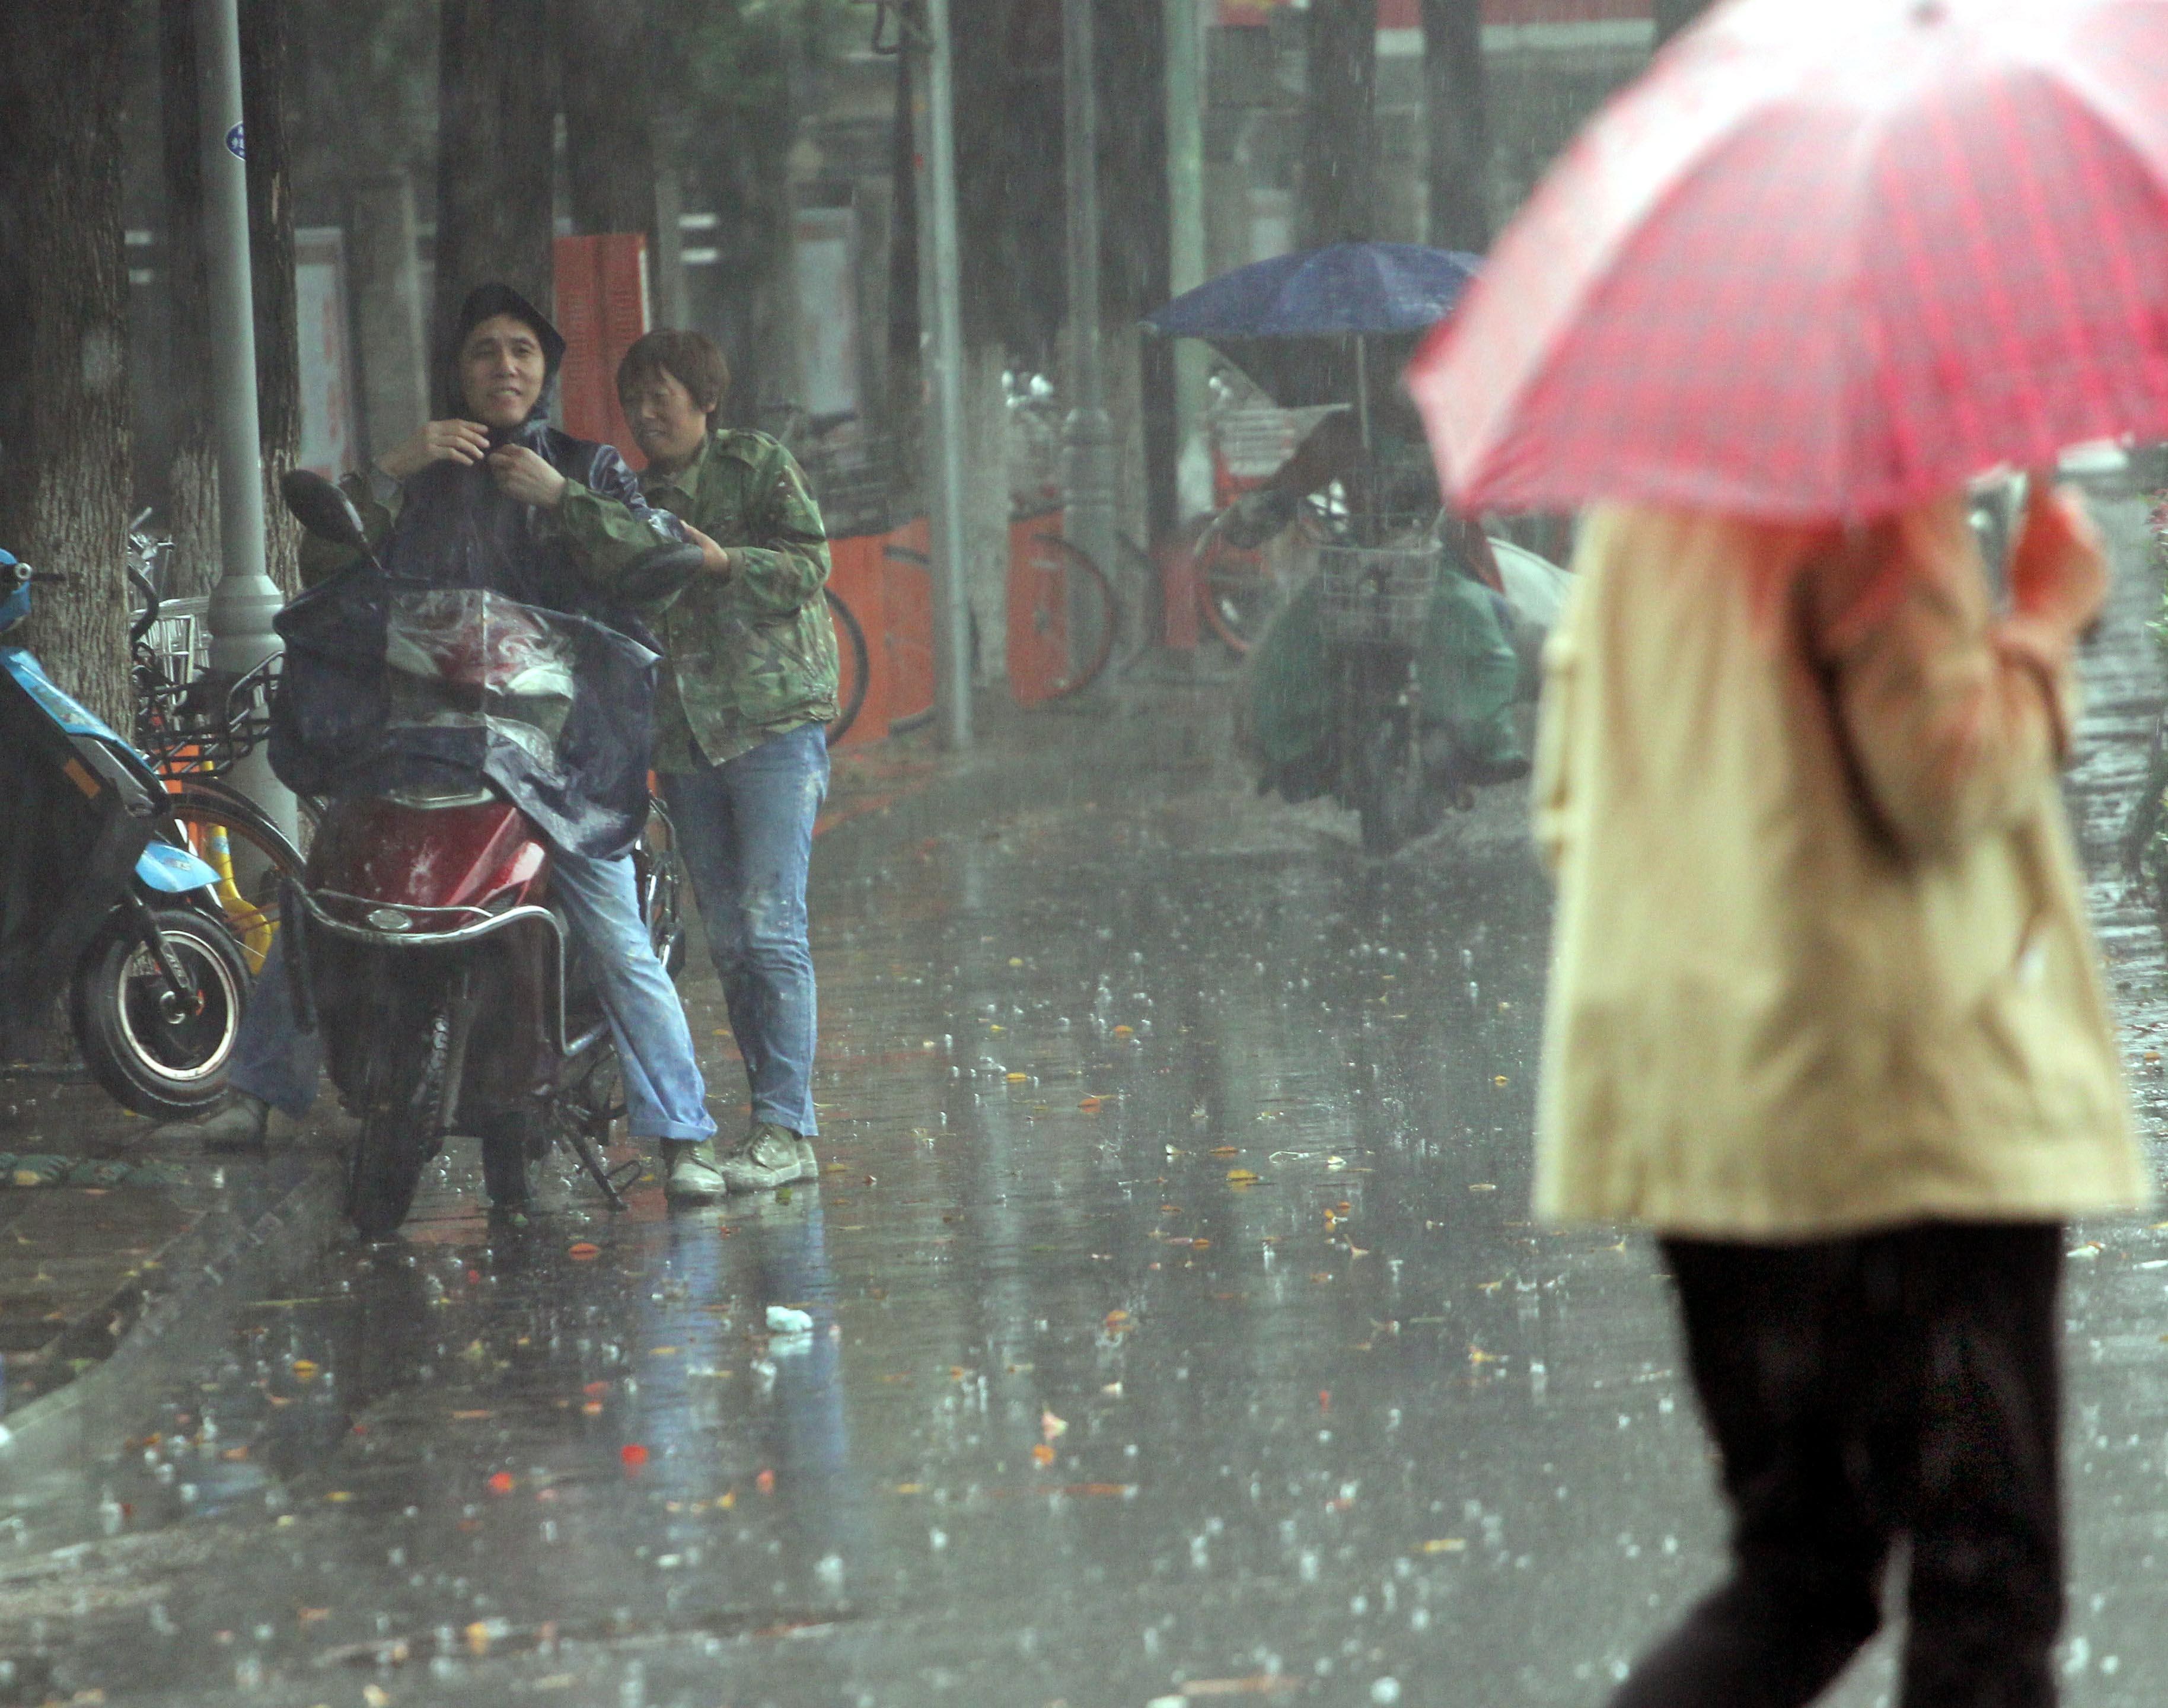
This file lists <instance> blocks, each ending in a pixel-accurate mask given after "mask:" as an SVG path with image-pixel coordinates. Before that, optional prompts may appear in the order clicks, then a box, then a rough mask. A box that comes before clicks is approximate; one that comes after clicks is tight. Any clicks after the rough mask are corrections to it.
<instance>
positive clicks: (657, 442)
mask: <svg viewBox="0 0 2168 1708" xmlns="http://www.w3.org/2000/svg"><path fill="white" fill-rule="evenodd" d="M729 385H730V370H729V369H728V367H727V366H726V365H725V363H724V361H723V357H722V354H721V352H720V351H719V350H717V349H716V348H715V345H714V344H713V343H710V342H709V340H708V339H707V338H704V337H702V336H701V335H700V334H699V333H683V332H654V333H648V334H647V335H646V337H644V338H640V340H639V341H638V342H637V343H635V344H634V345H633V347H632V348H631V349H630V350H629V351H627V352H626V353H625V357H624V362H623V363H622V364H620V365H619V369H618V392H619V397H620V398H621V399H622V401H623V402H624V412H625V417H626V418H627V420H628V421H630V423H631V425H632V429H633V435H634V437H635V439H637V440H638V441H639V443H640V450H642V452H643V453H644V454H645V455H646V458H647V467H646V471H644V472H643V473H642V474H641V476H640V485H641V487H642V488H643V489H644V490H645V492H646V498H647V502H648V503H650V504H651V505H652V506H654V507H655V508H656V509H658V510H665V511H667V512H669V513H672V515H675V516H676V517H678V519H679V520H680V521H681V522H683V523H684V524H686V529H687V532H688V534H690V535H692V537H693V539H694V540H698V541H699V543H700V545H701V546H702V547H703V549H704V553H705V558H704V563H703V566H702V573H701V574H700V575H699V577H697V578H696V579H695V580H694V581H693V584H692V585H691V586H690V587H688V588H687V589H686V590H685V592H684V593H682V594H680V595H679V596H678V598H677V599H675V600H674V601H672V603H671V604H670V605H669V606H668V607H667V609H664V610H662V611H661V612H660V613H658V614H657V615H656V616H655V618H654V619H653V625H654V628H655V631H656V633H657V634H658V635H659V636H661V637H662V645H663V650H664V653H665V657H664V662H663V668H662V683H661V684H660V686H659V689H658V690H657V693H656V709H655V730H656V737H655V769H656V770H657V771H658V772H660V773H661V774H662V793H663V797H664V799H665V801H667V803H668V806H669V809H670V815H671V819H672V823H673V825H674V826H675V827H676V830H677V833H678V848H679V850H680V852H681V854H682V857H683V860H684V864H685V867H686V870H687V872H688V875H689V876H690V877H691V880H692V884H693V895H694V897H695V898H696V899H697V900H698V902H699V907H700V918H701V921H702V923H703V924H704V926H705V927H706V929H707V936H708V942H709V946H710V948H711V949H712V950H713V952H714V955H715V971H716V973H717V974H718V975H719V976H720V978H721V980H722V984H723V995H724V999H725V1003H727V1005H728V1007H729V1009H730V1017H731V1033H732V1035H734V1036H735V1037H736V1040H737V1046H738V1051H739V1053H740V1054H741V1056H743V1057H744V1059H745V1065H746V1075H747V1079H748V1080H749V1081H750V1082H751V1085H752V1124H751V1125H750V1128H749V1129H748V1131H747V1134H746V1136H745V1137H744V1139H743V1140H741V1141H740V1142H739V1143H738V1144H737V1145H736V1146H735V1147H732V1148H731V1149H730V1150H728V1151H726V1152H725V1153H724V1154H723V1156H722V1158H721V1166H722V1171H723V1178H724V1180H725V1184H727V1185H728V1187H729V1188H730V1189H731V1190H732V1191H738V1192H747V1191H761V1190H766V1189H770V1188H773V1187H778V1186H785V1185H789V1184H791V1183H792V1182H794V1181H797V1180H810V1179H814V1178H816V1175H817V1173H818V1166H817V1164H816V1160H815V1157H814V1152H813V1144H812V1141H813V1139H814V1137H815V1136H816V1131H817V1126H816V1119H815V1115H814V1111H813V1056H814V1050H815V1046H816V999H815V990H814V978H813V955H812V950H811V948H810V944H809V942H808V939H807V933H806V918H805V874H806V867H807V865H808V863H809V862H810V859H811V855H812V850H813V821H814V819H815V818H816V817H817V816H818V814H819V812H820V810H821V802H822V801H823V800H825V799H826V795H827V790H828V748H827V739H826V736H827V727H826V726H827V724H828V722H829V721H830V720H831V719H832V718H833V717H834V716H836V709H837V708H836V686H837V661H836V635H835V629H834V627H833V625H832V622H831V620H830V619H829V616H828V613H827V609H826V604H825V602H824V600H823V599H822V597H821V589H822V588H823V587H824V586H825V585H826V582H827V579H828V541H827V534H826V529H824V528H823V527H822V526H821V511H820V507H819V506H818V505H817V504H816V503H815V502H814V499H813V495H812V493H811V492H810V490H809V489H808V488H807V487H806V484H805V475H804V474H803V473H802V472H801V471H800V469H799V467H798V464H797V462H796V461H795V460H794V459H793V458H792V456H791V455H790V453H789V451H788V450H785V449H784V447H783V446H782V445H781V444H778V443H777V442H776V441H775V440H774V439H770V438H769V437H768V435H767V434H760V433H751V432H743V431H738V430H735V429H732V428H720V427H717V426H716V425H715V412H716V410H717V409H719V408H720V407H721V404H722V401H723V396H724V394H725V391H727V390H728V388H729Z"/></svg>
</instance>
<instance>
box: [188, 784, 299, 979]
mask: <svg viewBox="0 0 2168 1708" xmlns="http://www.w3.org/2000/svg"><path fill="white" fill-rule="evenodd" d="M299 808H300V810H299V811H298V813H297V814H296V819H297V827H298V829H299V833H300V841H299V843H296V842H295V841H294V840H293V839H292V838H289V837H288V836H287V835H286V834H285V833H284V832H283V831H282V830H280V829H279V827H278V826H277V825H276V824H274V822H272V821H271V819H270V818H269V817H267V816H266V815H265V813H264V812H263V809H262V808H260V807H258V806H257V805H256V804H255V803H254V802H253V801H250V800H249V799H248V798H247V796H246V795H242V794H241V793H240V792H239V791H238V790H234V789H231V788H230V787H228V786H227V785H225V784H222V783H219V782H216V781H214V780H211V779H210V778H207V777H190V778H187V779H184V780H182V781H181V782H180V784H179V785H178V786H177V787H174V788H173V789H172V790H171V791H170V795H169V800H168V806H167V811H169V813H170V814H171V816H172V817H173V822H174V823H175V824H176V825H178V827H179V828H180V830H181V832H182V833H183V835H184V836H185V837H186V838H187V840H188V845H189V849H190V851H191V852H192V853H194V854H195V855H196V856H197V857H198V858H199V859H202V860H204V861H205V862H206V863H207V864H209V865H210V867H211V869H212V870H214V871H215V872H217V873H218V875H219V884H218V899H219V904H220V906H221V907H223V908H224V909H225V911H226V924H227V926H228V928H230V929H231V931H232V933H233V934H234V937H235V938H236V939H237V940H238V941H239V942H240V944H241V945H242V952H243V954H244V955H245V956H246V958H247V962H248V971H249V972H250V974H251V975H254V974H256V973H258V972H260V971H262V970H263V962H264V959H265V957H267V956H268V955H269V954H270V952H271V944H272V943H273V941H274V939H275V938H276V937H277V935H278V931H279V884H280V881H281V880H282V879H285V878H291V879H293V880H294V881H295V882H296V883H298V882H300V878H301V870H302V868H303V866H304V865H306V863H307V860H308V845H309V843H311V841H312V840H313V839H314V838H315V833H316V817H317V814H316V806H315V803H314V802H313V801H300V803H299Z"/></svg>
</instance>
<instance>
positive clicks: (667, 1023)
mask: <svg viewBox="0 0 2168 1708" xmlns="http://www.w3.org/2000/svg"><path fill="white" fill-rule="evenodd" d="M550 893H551V894H552V895H553V896H555V897H556V899H557V900H558V901H559V902H561V903H562V905H563V907H564V909H565V915H566V918H567V919H569V920H570V921H571V926H572V929H573V930H574V931H575V932H577V934H579V937H580V940H581V941H582V943H584V944H586V945H587V950H588V960H589V961H590V962H591V963H592V971H593V974H594V978H595V982H596V985H597V987H598V992H597V993H598V995H599V996H600V997H601V998H602V1003H603V1012H604V1013H605V1014H608V1016H609V1023H610V1031H611V1033H612V1034H613V1035H614V1036H615V1038H616V1040H617V1055H618V1064H619V1071H620V1072H622V1074H623V1075H624V1101H625V1109H626V1112H627V1125H628V1126H629V1127H630V1129H631V1134H632V1136H633V1137H634V1138H635V1139H704V1138H709V1137H711V1136H713V1135H714V1133H715V1118H714V1117H713V1116H711V1115H709V1113H708V1108H707V1087H706V1085H705V1084H704V1083H703V1082H702V1080H701V1077H700V1068H699V1063H698V1062H695V1061H694V1060H693V1031H692V1028H691V1027H689V1026H688V1025H687V1024H685V1009H684V1006H683V1004H682V1003H679V1001H678V987H676V986H675V985H673V984H672V983H671V982H670V975H669V974H668V973H667V972H665V971H663V970H662V962H661V961H659V960H656V958H655V946H654V944H652V943H651V942H650V941H649V940H648V936H647V927H646V923H645V922H643V921H642V920H641V918H640V897H639V892H638V890H637V889H636V888H635V885H634V881H633V872H632V857H631V856H630V854H620V855H619V857H618V858H617V859H609V860H603V859H593V858H592V857H591V856H588V855H585V854H566V853H565V852H564V851H563V850H561V849H555V850H552V852H551V854H550ZM323 1062H324V1046H323V1038H322V1035H321V1033H318V1032H310V1033H303V1032H302V1031H301V1030H300V1029H299V1027H298V1026H297V1024H296V1023H295V1013H294V993H293V985H292V982H291V981H290V979H288V977H287V976H286V966H285V959H284V956H283V955H281V956H279V958H278V959H277V960H272V961H267V962H266V963H265V964H264V968H263V974H262V975H261V976H259V977H258V979H257V981H256V983H255V986H254V987H253V988H252V990H251V991H250V992H249V1000H248V1009H247V1013H246V1014H243V1015H242V1021H241V1035H240V1036H239V1037H237V1038H236V1040H234V1046H233V1067H232V1071H231V1075H230V1077H229V1083H231V1085H232V1086H233V1088H234V1089H235V1090H236V1091H244V1092H247V1093H248V1094H249V1095H250V1096H251V1097H254V1098H260V1099H263V1101H264V1102H265V1103H268V1104H270V1105H271V1106H272V1107H273V1108H274V1109H283V1110H284V1111H285V1112H286V1113H287V1114H288V1115H293V1116H295V1117H296V1118H298V1117H300V1116H301V1115H306V1113H307V1112H308V1109H309V1105H310V1104H312V1103H314V1102H315V1101H316V1079H317V1077H318V1075H319V1074H321V1072H322V1071H323Z"/></svg>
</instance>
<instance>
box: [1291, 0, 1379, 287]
mask: <svg viewBox="0 0 2168 1708" xmlns="http://www.w3.org/2000/svg"><path fill="white" fill-rule="evenodd" d="M1377 94H1378V0H1313V3H1312V4H1311V6H1310V75H1309V79H1308V82H1307V86H1306V88H1305V93H1304V96H1303V112H1302V182H1301V188H1300V191H1299V194H1300V197H1301V200H1300V202H1299V205H1298V206H1297V209H1296V215H1295V227H1296V241H1297V242H1299V244H1300V245H1301V246H1302V247H1304V248H1305V249H1310V248H1315V247H1318V246H1319V245H1320V244H1324V243H1336V242H1342V241H1343V240H1346V239H1350V238H1352V239H1356V240H1358V241H1359V240H1361V239H1363V238H1367V237H1369V236H1370V235H1371V232H1372V228H1373V226H1374V223H1375V221H1376V218H1377V167H1378V119H1377Z"/></svg>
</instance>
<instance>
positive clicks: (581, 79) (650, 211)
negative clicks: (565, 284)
mask: <svg viewBox="0 0 2168 1708" xmlns="http://www.w3.org/2000/svg"><path fill="white" fill-rule="evenodd" d="M647 10H648V8H647V0H554V3H553V5H552V8H551V22H552V23H553V24H554V25H555V31H556V43H557V65H558V68H559V92H560V96H561V99H562V101H563V104H564V109H565V165H566V174H567V177H568V178H569V181H570V184H571V202H572V229H573V230H574V231H578V232H581V233H582V234H583V235H592V234H595V233H598V232H603V231H642V232H645V233H646V235H647V242H648V258H649V263H650V264H651V265H652V263H653V262H654V259H655V253H656V252H655V242H656V231H655V138H654V133H653V130H652V128H651V125H650V122H649V119H648V105H647V103H646V101H644V100H641V99H640V98H639V97H638V96H637V95H632V96H630V98H628V92H627V89H626V87H625V80H624V72H625V67H628V66H636V65H639V64H640V63H642V62H643V61H645V60H646V57H647V53H648V49H649V44H650V39H651V38H650V30H649V24H648V16H647Z"/></svg>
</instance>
